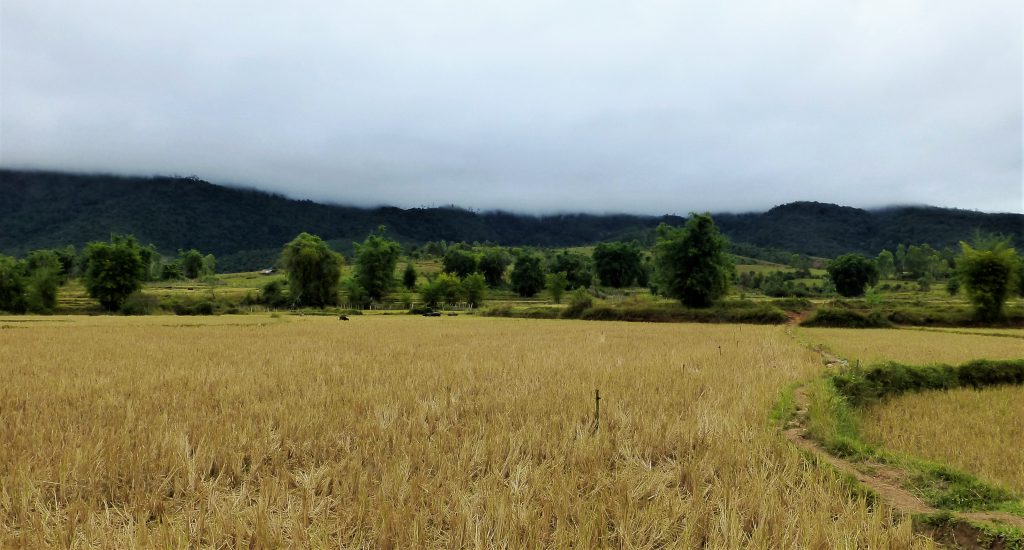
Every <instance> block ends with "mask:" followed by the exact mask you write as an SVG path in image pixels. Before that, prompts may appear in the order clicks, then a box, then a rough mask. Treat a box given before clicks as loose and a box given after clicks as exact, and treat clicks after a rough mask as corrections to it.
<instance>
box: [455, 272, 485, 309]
mask: <svg viewBox="0 0 1024 550" xmlns="http://www.w3.org/2000/svg"><path fill="white" fill-rule="evenodd" d="M459 291H460V292H461V293H462V299H463V300H465V301H466V303H468V304H469V306H470V307H479V306H480V305H481V304H483V303H484V298H486V297H487V280H486V279H484V276H483V274H482V273H470V274H469V275H467V276H466V278H465V279H463V280H462V282H461V283H459Z"/></svg>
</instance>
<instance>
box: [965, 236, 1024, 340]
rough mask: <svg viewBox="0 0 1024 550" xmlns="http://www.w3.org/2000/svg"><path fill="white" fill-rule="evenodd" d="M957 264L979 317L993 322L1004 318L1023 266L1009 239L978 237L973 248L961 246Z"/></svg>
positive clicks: (966, 245)
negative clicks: (1020, 268)
mask: <svg viewBox="0 0 1024 550" xmlns="http://www.w3.org/2000/svg"><path fill="white" fill-rule="evenodd" d="M956 263H957V276H958V278H959V279H960V283H961V285H962V286H963V288H964V290H965V291H966V293H967V299H968V300H970V301H971V303H972V304H974V310H975V313H976V314H977V315H978V317H979V318H981V319H983V320H986V321H992V320H995V319H998V318H999V317H1000V316H1002V313H1003V305H1004V304H1005V303H1006V299H1007V298H1008V297H1009V295H1010V292H1011V291H1012V289H1013V287H1014V285H1015V284H1016V281H1017V277H1018V273H1017V270H1018V269H1019V265H1020V264H1019V262H1018V260H1017V254H1016V251H1015V250H1014V249H1013V248H1012V247H1011V246H1010V241H1009V239H1006V238H1001V237H995V236H988V237H983V236H977V237H976V238H975V242H974V244H973V245H970V244H968V243H966V242H961V243H960V257H959V258H958V259H957V262H956Z"/></svg>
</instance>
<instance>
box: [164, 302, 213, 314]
mask: <svg viewBox="0 0 1024 550" xmlns="http://www.w3.org/2000/svg"><path fill="white" fill-rule="evenodd" d="M216 309H217V307H216V305H215V304H214V303H213V302H212V301H210V300H199V301H196V302H192V301H180V302H174V303H172V304H171V311H173V312H174V314H175V315H213V314H214V312H215V311H216Z"/></svg>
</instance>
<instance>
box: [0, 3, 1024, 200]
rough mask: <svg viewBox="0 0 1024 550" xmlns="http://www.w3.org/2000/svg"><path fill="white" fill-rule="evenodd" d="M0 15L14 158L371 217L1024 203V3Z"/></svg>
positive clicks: (126, 6)
mask: <svg viewBox="0 0 1024 550" xmlns="http://www.w3.org/2000/svg"><path fill="white" fill-rule="evenodd" d="M260 4H262V5H260ZM703 4H708V5H703ZM2 10H3V11H2V14H0V94H2V95H0V163H2V164H3V165H4V166H8V167H35V168H48V169H66V170H80V171H104V172H119V173H130V174H154V173H160V174H182V175H191V174H195V175H198V176H200V177H203V178H205V179H208V180H211V181H214V182H218V183H228V184H241V185H248V186H254V187H257V188H262V189H267V190H272V191H277V192H282V193H284V194H286V195H289V196H294V197H301V198H312V199H316V200H322V201H332V202H339V203H350V204H361V205H371V204H394V205H398V206H419V205H440V204H449V203H454V204H459V205H463V206H467V207H473V208H480V209H491V208H503V209H514V210H523V211H537V212H543V211H565V210H571V211H576V210H585V211H598V212H600V211H626V212H642V213H672V212H677V213H685V212H688V211H690V210H712V211H742V210H759V209H765V208H768V207H771V206H773V205H775V204H779V203H783V202H788V201H793V200H820V201H828V202H836V203H841V204H848V205H854V206H867V207H871V206H881V205H885V204H894V203H900V204H905V203H915V204H921V203H926V204H934V205H940V206H956V207H961V208H972V209H979V210H985V211H1004V212H1005V211H1009V212H1024V197H1022V193H1024V192H1022V183H1021V181H1022V179H1021V178H1022V138H1021V134H1022V125H1021V97H1022V89H1021V61H1022V60H1021V30H1022V29H1021V15H1022V13H1021V6H1020V5H1019V3H1018V2H1012V1H989V0H981V1H979V2H970V3H963V2H953V1H947V0H939V1H935V2H920V1H909V0H908V1H904V0H897V1H867V2H847V3H829V2H815V1H786V2H781V3H771V2H768V3H766V2H755V1H752V0H739V1H731V2H719V3H697V2H692V3H691V2H667V1H666V2H659V1H641V2H630V3H621V2H604V1H600V0H599V1H597V2H594V1H589V2H582V1H567V2H558V3H551V2H540V1H524V2H489V1H486V2H468V3H467V2H451V1H439V0H438V1H429V0H428V1H425V2H414V3H412V2H410V3H407V2H394V1H382V2H298V3H259V2H257V3H253V2H234V1H229V2H200V1H177V2H156V3H153V2H130V1H126V0H108V1H99V2H71V3H68V2H58V1H56V0H4V3H3V7H2Z"/></svg>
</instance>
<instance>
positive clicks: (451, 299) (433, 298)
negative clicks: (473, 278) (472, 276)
mask: <svg viewBox="0 0 1024 550" xmlns="http://www.w3.org/2000/svg"><path fill="white" fill-rule="evenodd" d="M460 287H461V283H460V282H459V278H458V277H456V276H455V275H452V274H450V273H439V274H438V275H437V276H436V277H434V278H433V279H430V280H428V281H427V283H426V284H424V285H423V286H422V287H420V297H421V298H423V301H424V302H425V303H426V304H427V306H429V307H437V306H439V305H444V304H452V303H455V302H456V301H457V300H458V299H459V293H460V291H461V288H460Z"/></svg>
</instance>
